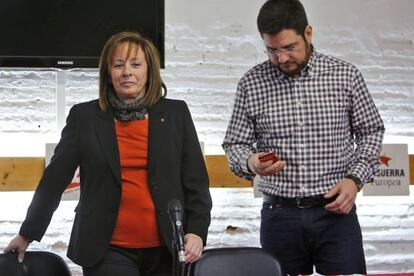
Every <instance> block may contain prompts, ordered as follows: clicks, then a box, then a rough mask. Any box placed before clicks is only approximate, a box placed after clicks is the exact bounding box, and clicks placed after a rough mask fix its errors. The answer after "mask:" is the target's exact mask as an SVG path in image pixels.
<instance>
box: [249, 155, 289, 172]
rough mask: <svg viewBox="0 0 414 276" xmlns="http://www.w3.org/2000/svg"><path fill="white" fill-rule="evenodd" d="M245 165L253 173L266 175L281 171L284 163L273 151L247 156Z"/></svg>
mask: <svg viewBox="0 0 414 276" xmlns="http://www.w3.org/2000/svg"><path fill="white" fill-rule="evenodd" d="M247 165H248V167H249V169H250V170H251V171H252V172H253V173H254V174H258V175H262V176H267V175H272V174H275V173H277V172H279V171H281V170H282V169H283V168H284V167H285V165H286V163H285V162H284V161H281V160H279V158H278V157H277V156H276V155H275V154H274V153H273V152H259V153H255V154H253V155H251V156H250V157H249V159H248V160H247Z"/></svg>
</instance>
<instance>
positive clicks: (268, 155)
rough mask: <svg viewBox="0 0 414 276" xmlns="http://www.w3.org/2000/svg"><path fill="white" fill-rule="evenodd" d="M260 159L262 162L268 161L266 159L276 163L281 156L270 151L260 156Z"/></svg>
mask: <svg viewBox="0 0 414 276" xmlns="http://www.w3.org/2000/svg"><path fill="white" fill-rule="evenodd" d="M259 160H260V162H266V161H269V160H272V161H273V163H276V162H277V161H279V158H277V156H276V155H275V154H274V153H273V152H269V153H266V154H265V155H262V156H260V157H259Z"/></svg>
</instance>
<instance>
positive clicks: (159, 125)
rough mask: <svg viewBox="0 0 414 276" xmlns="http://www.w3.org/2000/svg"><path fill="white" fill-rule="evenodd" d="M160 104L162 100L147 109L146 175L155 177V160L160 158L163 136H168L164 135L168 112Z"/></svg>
mask: <svg viewBox="0 0 414 276" xmlns="http://www.w3.org/2000/svg"><path fill="white" fill-rule="evenodd" d="M162 102H163V99H160V100H159V101H158V102H157V103H155V104H154V105H153V106H151V107H150V108H149V109H148V115H149V129H148V175H155V169H156V164H157V158H159V157H162V154H163V153H162V152H160V145H162V142H163V141H162V140H163V137H165V136H164V135H168V133H165V129H166V125H167V124H168V112H167V111H166V110H165V108H164V105H163V104H162ZM164 154H165V153H164Z"/></svg>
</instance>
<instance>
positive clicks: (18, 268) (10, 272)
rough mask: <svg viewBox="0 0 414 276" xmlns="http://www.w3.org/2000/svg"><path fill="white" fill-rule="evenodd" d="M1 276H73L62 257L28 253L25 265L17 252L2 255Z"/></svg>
mask: <svg viewBox="0 0 414 276" xmlns="http://www.w3.org/2000/svg"><path fill="white" fill-rule="evenodd" d="M0 275H1V276H3V275H4V276H71V273H70V270H69V268H68V266H67V264H66V262H65V260H63V258H62V257H60V256H59V255H57V254H54V253H51V252H46V251H26V253H25V255H24V260H23V263H19V262H18V261H17V252H12V253H2V254H0Z"/></svg>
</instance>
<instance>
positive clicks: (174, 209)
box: [168, 198, 185, 265]
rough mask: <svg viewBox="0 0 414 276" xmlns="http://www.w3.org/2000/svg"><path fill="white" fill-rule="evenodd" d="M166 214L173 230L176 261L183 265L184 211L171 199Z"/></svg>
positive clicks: (175, 200)
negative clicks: (176, 254)
mask: <svg viewBox="0 0 414 276" xmlns="http://www.w3.org/2000/svg"><path fill="white" fill-rule="evenodd" d="M168 214H169V216H170V220H171V223H172V225H173V229H174V239H175V242H176V246H177V251H178V261H179V262H180V264H182V265H185V255H184V230H183V217H184V211H183V208H182V207H181V203H180V201H179V200H178V199H176V198H173V199H170V200H169V201H168Z"/></svg>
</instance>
